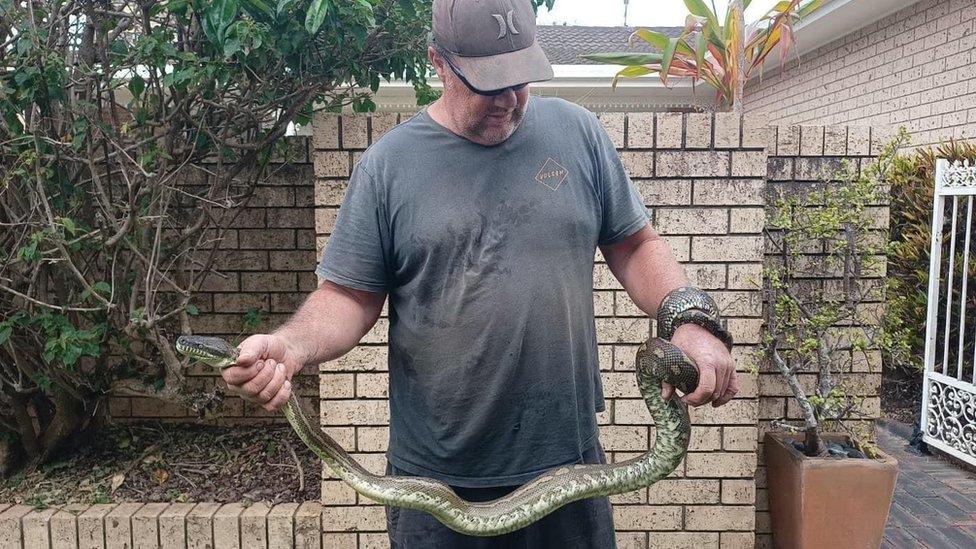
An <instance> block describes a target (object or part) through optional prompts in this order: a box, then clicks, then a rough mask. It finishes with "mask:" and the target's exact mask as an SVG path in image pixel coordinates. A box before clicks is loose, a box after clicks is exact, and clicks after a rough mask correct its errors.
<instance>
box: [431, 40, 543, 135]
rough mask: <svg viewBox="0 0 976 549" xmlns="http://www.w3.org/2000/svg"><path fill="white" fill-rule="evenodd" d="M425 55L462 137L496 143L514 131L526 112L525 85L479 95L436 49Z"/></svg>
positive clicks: (447, 109) (526, 88)
mask: <svg viewBox="0 0 976 549" xmlns="http://www.w3.org/2000/svg"><path fill="white" fill-rule="evenodd" d="M428 55H429V57H430V60H431V63H432V64H433V65H434V68H435V70H436V71H437V74H438V76H439V77H440V79H441V82H443V83H444V93H443V95H442V97H441V102H442V104H443V105H444V107H445V110H446V111H447V112H448V114H449V116H450V117H451V118H452V120H453V122H454V124H455V126H456V129H458V130H460V132H459V133H460V134H461V135H462V137H465V138H467V139H470V140H472V141H474V142H476V143H480V144H482V145H497V144H499V143H501V142H503V141H505V140H506V139H508V138H509V137H510V136H511V135H512V133H514V132H515V129H516V128H518V126H519V124H520V123H521V122H522V117H523V116H524V115H525V107H526V105H527V103H528V100H529V87H528V86H525V87H523V88H522V89H520V90H517V91H516V90H512V89H508V90H506V91H504V92H502V93H500V94H498V95H494V96H485V95H479V94H477V93H475V92H473V91H471V89H469V88H468V86H467V85H466V84H465V83H464V82H462V81H461V79H460V78H459V77H458V76H457V74H455V73H454V71H453V70H452V69H451V67H450V65H448V63H447V62H446V61H445V60H444V58H443V57H441V55H440V54H439V53H438V52H437V50H436V49H435V48H433V47H431V48H430V49H429V51H428Z"/></svg>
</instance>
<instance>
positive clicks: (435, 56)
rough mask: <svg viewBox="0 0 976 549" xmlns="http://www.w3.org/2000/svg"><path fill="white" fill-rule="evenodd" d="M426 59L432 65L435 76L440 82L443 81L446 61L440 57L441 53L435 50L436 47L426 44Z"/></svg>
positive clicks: (445, 72)
mask: <svg viewBox="0 0 976 549" xmlns="http://www.w3.org/2000/svg"><path fill="white" fill-rule="evenodd" d="M427 59H428V60H429V61H430V64H431V65H432V66H433V67H434V71H435V72H436V73H437V77H438V78H439V79H440V81H441V82H443V81H444V79H445V78H446V74H447V62H446V61H444V58H443V57H441V54H440V52H438V51H437V48H435V47H434V46H427Z"/></svg>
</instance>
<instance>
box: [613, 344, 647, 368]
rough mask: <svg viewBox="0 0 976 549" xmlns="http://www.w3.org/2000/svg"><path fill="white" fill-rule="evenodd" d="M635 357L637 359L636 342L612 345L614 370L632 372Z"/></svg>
mask: <svg viewBox="0 0 976 549" xmlns="http://www.w3.org/2000/svg"><path fill="white" fill-rule="evenodd" d="M641 343H643V341H641ZM636 359H637V344H634V345H614V346H613V369H614V371H616V372H633V371H634V366H635V361H636ZM631 375H633V374H631Z"/></svg>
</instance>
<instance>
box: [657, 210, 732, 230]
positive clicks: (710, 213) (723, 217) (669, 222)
mask: <svg viewBox="0 0 976 549" xmlns="http://www.w3.org/2000/svg"><path fill="white" fill-rule="evenodd" d="M728 217H729V214H728V210H726V209H725V208H658V209H657V210H655V212H654V221H655V223H654V225H655V229H656V230H657V232H658V233H660V234H668V235H673V234H725V233H727V232H728V230H729V219H728Z"/></svg>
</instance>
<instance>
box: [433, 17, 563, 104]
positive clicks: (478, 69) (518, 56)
mask: <svg viewBox="0 0 976 549" xmlns="http://www.w3.org/2000/svg"><path fill="white" fill-rule="evenodd" d="M432 23H433V25H432V26H433V29H432V33H431V34H432V37H433V39H434V42H435V43H436V44H437V45H438V46H439V47H440V48H441V49H442V50H445V51H446V52H447V54H448V55H449V56H450V58H451V62H452V63H453V64H454V65H455V66H456V67H457V68H458V69H460V71H461V73H463V74H464V77H465V78H466V79H467V80H468V82H470V83H471V85H472V86H474V87H475V88H477V89H479V90H482V91H488V90H497V89H501V88H507V87H509V86H515V85H517V84H524V83H526V82H541V81H543V80H549V79H551V78H552V65H550V64H549V59H548V58H547V57H546V53H545V52H544V51H542V47H541V46H539V41H538V40H536V29H535V12H534V11H533V10H532V5H531V4H530V3H529V0H434V5H433V21H432Z"/></svg>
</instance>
